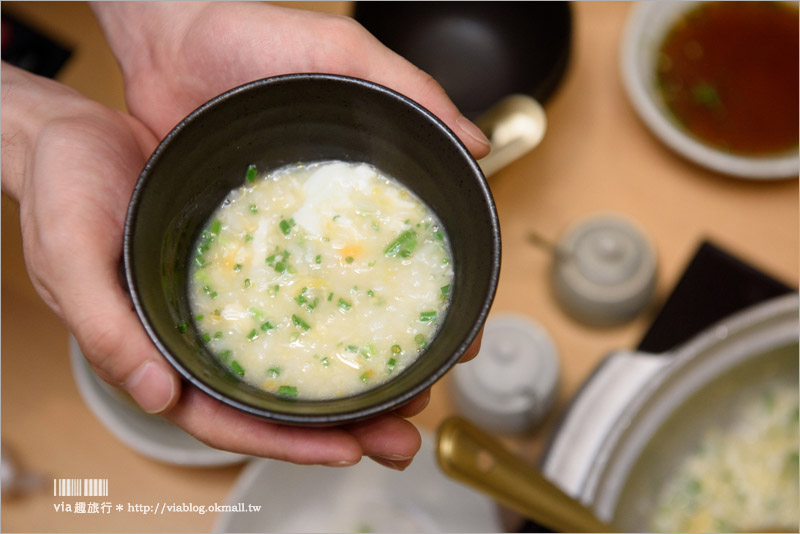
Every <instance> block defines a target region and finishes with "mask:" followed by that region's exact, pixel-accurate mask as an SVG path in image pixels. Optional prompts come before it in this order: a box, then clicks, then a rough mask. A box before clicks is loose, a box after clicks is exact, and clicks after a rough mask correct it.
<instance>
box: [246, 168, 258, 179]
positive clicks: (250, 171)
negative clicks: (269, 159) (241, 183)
mask: <svg viewBox="0 0 800 534" xmlns="http://www.w3.org/2000/svg"><path fill="white" fill-rule="evenodd" d="M257 176H258V169H257V168H256V166H255V165H253V164H250V165H248V167H247V173H246V174H245V178H246V179H247V181H248V182H250V183H251V184H252V183H253V182H255V181H256V177H257Z"/></svg>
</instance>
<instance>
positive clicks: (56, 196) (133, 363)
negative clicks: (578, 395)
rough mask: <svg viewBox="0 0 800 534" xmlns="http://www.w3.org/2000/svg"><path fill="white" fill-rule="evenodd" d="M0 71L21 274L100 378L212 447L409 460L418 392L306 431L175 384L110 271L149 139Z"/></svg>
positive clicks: (133, 123) (52, 90)
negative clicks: (359, 416) (362, 416)
mask: <svg viewBox="0 0 800 534" xmlns="http://www.w3.org/2000/svg"><path fill="white" fill-rule="evenodd" d="M2 74H3V80H2V86H3V102H2V105H3V112H4V117H3V119H4V120H3V123H2V128H3V131H2V139H3V147H2V148H3V170H2V175H3V176H2V177H3V180H2V183H3V190H4V191H5V192H6V193H8V194H9V195H10V196H12V197H13V198H15V199H16V200H17V201H18V202H19V204H20V217H21V226H22V233H23V247H24V253H25V260H26V264H27V268H28V272H29V274H30V277H31V280H32V282H33V284H34V286H35V287H36V290H37V291H38V292H39V294H40V295H41V296H42V298H43V299H44V300H45V301H46V302H47V304H48V305H49V306H50V307H51V308H52V309H53V310H54V311H55V312H56V313H57V314H58V315H59V316H60V317H61V318H62V320H63V321H64V322H65V323H66V325H67V327H68V328H69V330H70V331H71V332H72V333H73V334H74V335H75V337H76V339H77V340H78V342H79V344H80V345H81V348H82V349H83V352H84V354H85V355H86V357H87V359H88V360H89V362H90V363H91V364H92V366H93V367H94V369H95V371H96V372H97V373H98V375H99V376H101V377H102V378H103V379H104V380H106V381H107V382H109V383H110V384H112V385H115V386H118V387H120V388H121V389H123V390H125V391H127V392H128V393H129V394H130V395H131V396H132V397H133V398H134V399H135V400H136V401H137V402H138V403H139V405H140V406H141V407H142V408H143V409H145V410H146V411H149V412H153V413H164V415H165V416H166V417H167V418H168V419H170V420H171V421H173V422H174V423H175V424H176V425H178V426H180V427H181V428H183V429H184V430H186V431H187V432H189V433H190V434H193V435H194V436H195V437H197V438H198V439H200V440H201V441H204V442H206V443H208V444H209V445H211V446H214V447H218V448H223V449H227V450H231V451H235V452H241V453H245V454H251V455H255V456H265V457H270V458H278V459H282V460H287V461H292V462H296V463H303V464H316V463H320V464H329V465H349V464H352V463H355V462H357V461H359V460H360V459H361V457H362V456H364V455H366V456H370V457H373V458H374V459H375V460H376V461H378V462H380V463H382V464H384V465H388V466H389V467H395V468H401V469H402V468H404V467H405V466H406V465H408V463H409V462H410V459H411V458H412V457H413V455H414V454H415V453H416V451H417V450H418V448H419V435H418V433H417V431H416V429H415V428H414V426H413V425H412V424H411V423H410V422H408V421H407V420H406V419H405V417H408V416H410V415H413V414H414V413H416V412H418V411H419V410H421V409H422V408H423V407H424V405H425V404H426V402H427V398H426V397H424V396H423V397H420V398H418V399H416V400H414V401H412V402H411V403H410V404H408V405H406V406H404V407H403V408H401V409H399V410H397V411H396V412H395V413H393V414H387V415H384V416H380V417H377V418H375V419H372V420H370V421H366V422H361V423H356V424H352V425H348V426H346V427H340V428H332V429H314V428H298V427H287V426H282V425H276V424H272V423H268V422H266V421H263V420H260V419H256V418H253V417H251V416H249V415H246V414H244V413H242V412H239V411H237V410H234V409H233V408H230V407H227V406H224V405H222V404H220V403H219V402H217V401H215V400H213V399H211V398H210V397H208V396H206V395H204V394H202V393H201V392H199V391H198V390H196V389H194V388H190V387H182V384H181V381H180V379H179V377H178V375H177V373H176V372H175V371H174V370H173V369H172V368H171V367H170V366H169V365H168V364H167V362H166V361H165V360H164V359H163V358H162V357H161V355H160V354H159V353H158V351H157V350H156V348H155V347H154V346H153V344H152V343H151V341H150V339H149V338H148V336H147V334H146V333H145V331H144V329H143V327H142V325H141V323H140V322H139V320H138V317H137V316H136V314H135V312H134V311H133V308H132V305H131V302H130V299H129V297H128V295H127V292H126V291H125V289H124V288H123V287H122V286H121V284H120V281H119V275H118V266H119V261H120V255H121V251H122V230H123V222H124V217H125V213H126V208H127V204H128V201H129V199H130V195H131V191H132V189H133V186H134V183H135V181H136V178H137V176H138V174H139V172H140V170H141V168H142V166H143V165H144V162H145V160H146V158H147V157H148V156H149V154H150V153H151V152H152V150H153V149H154V148H155V145H156V142H157V141H156V138H155V137H154V136H153V135H152V133H151V132H149V131H148V130H147V129H146V128H145V127H144V126H143V125H142V124H141V123H139V122H138V121H137V120H135V119H133V118H131V117H129V116H127V115H125V114H122V113H119V112H117V111H114V110H111V109H108V108H105V107H104V106H101V105H100V104H97V103H95V102H92V101H89V100H88V99H86V98H84V97H82V96H81V95H79V94H77V93H75V92H74V91H71V90H69V89H67V88H66V87H64V86H62V85H60V84H57V83H55V82H53V81H51V80H46V79H44V78H40V77H37V76H33V75H30V74H27V73H24V72H23V71H20V70H19V69H16V68H14V67H11V66H9V65H5V64H4V65H3V70H2Z"/></svg>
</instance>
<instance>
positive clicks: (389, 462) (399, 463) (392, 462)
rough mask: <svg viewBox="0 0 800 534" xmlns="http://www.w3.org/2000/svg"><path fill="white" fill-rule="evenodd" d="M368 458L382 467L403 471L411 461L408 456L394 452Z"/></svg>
mask: <svg viewBox="0 0 800 534" xmlns="http://www.w3.org/2000/svg"><path fill="white" fill-rule="evenodd" d="M370 458H371V459H372V460H373V461H374V462H377V463H379V464H381V465H382V466H384V467H388V468H389V469H394V470H395V471H403V470H404V469H405V468H406V467H408V466H409V464H410V463H411V458H410V457H408V456H399V455H395V454H387V455H384V456H370Z"/></svg>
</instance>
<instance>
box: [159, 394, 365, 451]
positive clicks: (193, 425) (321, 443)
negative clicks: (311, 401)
mask: <svg viewBox="0 0 800 534" xmlns="http://www.w3.org/2000/svg"><path fill="white" fill-rule="evenodd" d="M165 417H166V418H167V419H169V420H170V421H172V422H173V423H175V424H176V425H178V426H180V427H181V428H183V429H184V430H185V431H187V432H189V433H190V434H191V435H192V436H194V437H195V438H197V439H198V440H200V441H202V442H203V443H206V444H207V445H210V446H212V447H215V448H219V449H225V450H228V451H232V452H237V453H241V454H249V455H252V456H261V457H265V458H274V459H277V460H285V461H289V462H293V463H298V464H322V465H330V466H334V467H337V466H347V465H352V464H355V463H357V462H358V461H359V460H360V459H361V457H362V455H363V452H362V446H361V444H360V442H359V440H358V439H357V438H356V437H355V436H353V435H352V434H351V433H350V432H348V431H347V430H345V429H341V428H311V427H294V426H288V425H279V424H274V423H270V422H268V421H265V420H261V419H257V418H255V417H253V416H250V415H247V414H245V413H243V412H240V411H238V410H236V409H234V408H231V407H230V406H226V405H224V404H222V403H220V402H218V401H216V400H214V399H212V398H211V397H209V396H208V395H206V394H205V393H203V392H201V391H199V390H198V389H196V388H191V387H187V388H185V389H184V393H183V395H182V396H181V399H180V401H179V402H178V404H177V405H175V407H174V408H172V409H171V410H170V411H169V412H167V413H166V414H165Z"/></svg>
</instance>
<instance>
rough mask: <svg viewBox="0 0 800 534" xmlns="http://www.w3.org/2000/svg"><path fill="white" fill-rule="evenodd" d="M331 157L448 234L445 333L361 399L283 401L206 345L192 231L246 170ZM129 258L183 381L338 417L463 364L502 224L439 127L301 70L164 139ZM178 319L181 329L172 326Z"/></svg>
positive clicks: (390, 401)
mask: <svg viewBox="0 0 800 534" xmlns="http://www.w3.org/2000/svg"><path fill="white" fill-rule="evenodd" d="M322 160H343V161H353V162H366V163H370V164H372V165H375V166H376V167H377V168H378V169H380V170H381V171H383V172H384V173H386V174H388V175H390V176H392V177H394V178H395V179H397V180H398V181H400V182H401V183H403V184H404V185H406V186H407V187H408V188H409V189H411V190H412V191H413V192H414V193H416V194H417V196H419V198H420V199H422V200H423V201H425V202H426V203H427V205H428V206H429V207H430V208H431V209H432V210H433V211H434V212H435V213H436V214H437V215H438V216H439V219H440V220H441V222H442V224H443V226H444V227H445V229H446V231H447V235H448V238H449V241H450V244H451V249H452V254H453V265H454V268H455V278H454V280H453V283H452V284H451V290H450V299H451V300H450V305H449V310H448V313H447V315H446V316H445V318H444V320H443V321H442V324H441V325H440V327H439V331H438V334H437V335H436V337H435V338H433V339H432V340H431V341H430V343H429V345H428V347H427V349H426V352H425V354H424V356H423V357H421V358H419V359H417V360H416V361H415V362H414V363H413V364H412V365H410V366H409V367H408V368H407V369H405V370H404V371H403V372H402V373H399V374H398V375H397V376H396V377H395V378H393V379H392V380H389V381H388V382H386V383H384V384H382V385H379V386H377V387H375V388H374V389H371V390H368V391H366V392H364V393H361V394H359V395H356V396H352V397H346V398H339V399H332V400H321V401H310V400H301V399H296V400H294V399H286V398H282V397H278V396H275V395H272V394H270V393H268V392H266V391H263V390H261V389H258V388H255V387H253V386H250V385H249V384H246V383H244V382H242V381H241V380H239V378H238V377H236V376H235V375H234V374H233V373H232V372H231V371H230V370H229V369H228V366H227V365H224V364H223V363H221V362H220V361H219V359H218V358H216V357H214V356H213V355H212V354H211V353H210V352H209V351H208V350H207V349H206V348H205V346H204V344H202V343H200V334H199V333H198V331H197V328H196V327H195V325H194V323H193V322H192V320H191V317H192V314H191V313H190V309H189V303H188V296H187V294H188V292H187V273H188V263H189V261H191V259H192V258H193V251H194V246H195V243H196V237H197V235H198V234H199V233H200V231H201V230H202V228H203V227H204V226H205V225H206V223H207V220H208V218H209V217H210V216H211V214H212V213H213V212H214V210H215V209H216V208H217V207H218V206H219V204H220V203H221V202H222V200H223V199H224V198H225V196H226V195H227V194H228V192H229V191H230V190H231V189H233V188H236V187H238V186H240V185H243V184H244V183H245V173H246V170H247V168H248V166H249V165H251V164H254V165H256V167H257V168H258V169H260V170H263V171H267V170H273V169H277V168H279V167H283V166H285V165H289V164H295V163H297V162H313V161H322ZM124 261H125V271H126V276H127V280H128V287H129V289H130V292H131V297H132V299H133V303H134V306H135V308H136V311H137V313H138V314H139V317H140V319H141V320H142V323H143V324H144V327H145V330H146V331H147V333H148V334H149V335H150V337H151V339H152V340H153V342H154V343H155V345H156V346H157V347H158V349H159V350H160V351H161V353H162V354H163V355H164V357H165V358H166V359H167V360H168V361H169V362H170V363H171V364H172V365H174V366H175V367H176V368H177V369H178V371H179V372H180V373H181V374H182V375H183V376H184V377H185V378H186V379H187V380H189V381H190V382H191V383H193V384H194V385H195V386H197V387H198V388H200V389H201V390H203V391H204V392H206V393H207V394H208V395H211V396H213V397H214V398H216V399H218V400H220V401H222V402H225V403H227V404H228V405H230V406H233V407H235V408H238V409H240V410H243V411H245V412H247V413H250V414H253V415H258V416H261V417H265V418H269V419H272V420H273V421H278V422H281V423H291V424H305V425H311V424H316V425H326V424H328V425H329V424H335V423H343V422H347V421H353V420H356V419H362V418H366V417H370V416H374V415H376V414H378V413H381V412H385V411H387V410H391V409H392V408H396V407H398V406H400V405H402V404H404V403H406V402H408V401H409V400H411V399H412V398H414V397H415V396H416V395H418V394H420V393H422V392H423V391H424V390H426V389H428V388H429V387H430V386H431V385H432V384H433V383H434V382H435V381H436V380H438V379H439V378H441V377H442V376H443V375H444V373H445V372H446V371H447V370H448V369H449V368H450V367H452V366H453V365H455V364H456V362H458V360H459V359H460V358H461V357H462V356H463V355H464V353H465V351H466V350H467V348H468V347H469V345H470V344H471V343H472V341H473V340H474V339H475V337H476V336H477V334H478V332H479V331H480V328H481V327H482V326H483V323H484V321H485V320H486V317H487V315H488V313H489V308H490V306H491V303H492V300H493V298H494V293H495V289H496V287H497V280H498V275H499V271H500V229H499V223H498V219H497V212H496V210H495V207H494V201H493V200H492V197H491V193H490V191H489V187H488V185H487V183H486V180H485V178H484V177H483V175H482V174H481V171H480V168H479V167H478V164H477V163H476V162H475V160H474V159H473V158H472V157H471V156H470V155H469V152H468V151H467V149H466V148H465V147H464V145H463V144H462V143H461V142H460V141H459V140H458V138H457V137H456V136H455V134H453V133H452V132H451V131H450V129H449V128H447V127H446V126H445V125H444V123H442V122H441V121H440V120H438V119H437V118H436V117H434V116H433V115H432V114H430V113H429V112H427V111H426V110H424V109H423V108H422V107H420V106H418V105H417V104H415V103H413V102H412V101H411V100H409V99H407V98H405V97H403V96H402V95H399V94H398V93H395V92H394V91H391V90H389V89H386V88H384V87H381V86H379V85H376V84H372V83H370V82H367V81H364V80H357V79H354V78H346V77H341V76H331V75H325V74H295V75H288V76H280V77H275V78H268V79H265V80H260V81H256V82H253V83H250V84H247V85H244V86H241V87H238V88H236V89H233V90H231V91H229V92H227V93H224V94H222V95H220V96H218V97H216V98H214V99H213V100H211V101H210V102H208V103H206V104H204V105H203V106H201V107H200V108H198V109H197V110H196V111H194V112H193V113H192V114H191V115H189V117H187V118H186V119H184V120H183V121H181V123H180V124H179V125H178V126H176V127H175V129H174V130H172V131H171V132H170V133H169V134H168V135H167V137H166V138H165V139H164V141H163V142H162V143H161V144H160V145H159V147H158V148H157V149H156V151H155V153H154V154H153V156H152V157H151V158H150V160H149V161H148V162H147V164H146V166H145V168H144V170H143V171H142V174H141V176H140V178H139V181H138V182H137V184H136V187H135V188H134V192H133V196H132V198H131V204H130V207H129V210H128V216H127V219H126V222H125V233H124ZM181 322H183V323H185V324H186V328H183V327H182V328H177V325H178V324H179V323H181ZM182 326H183V325H182Z"/></svg>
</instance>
